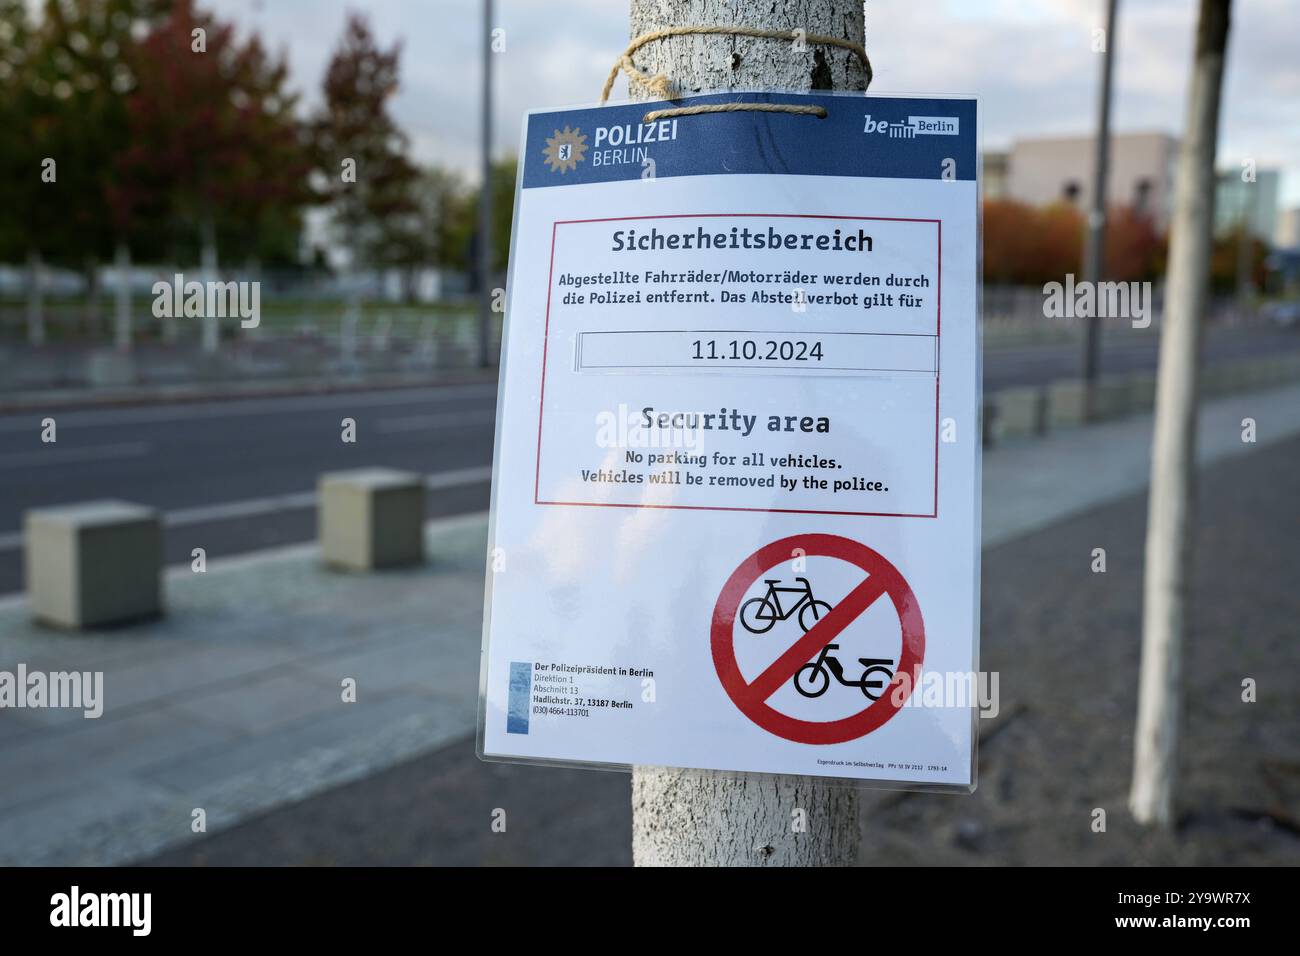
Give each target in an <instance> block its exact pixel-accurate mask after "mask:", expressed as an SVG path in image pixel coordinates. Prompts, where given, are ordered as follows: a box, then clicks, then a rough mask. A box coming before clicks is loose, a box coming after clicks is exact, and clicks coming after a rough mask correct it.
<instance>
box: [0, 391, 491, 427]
mask: <svg viewBox="0 0 1300 956" xmlns="http://www.w3.org/2000/svg"><path fill="white" fill-rule="evenodd" d="M496 393H497V387H496V384H495V383H492V382H484V383H482V384H474V385H446V386H438V387H429V388H419V389H400V388H399V389H392V390H391V391H380V392H360V393H357V392H332V393H330V394H327V395H295V396H288V397H277V396H268V397H265V398H240V399H223V400H220V401H206V402H178V403H176V404H173V405H164V406H161V407H159V406H148V407H144V408H139V407H137V408H104V409H76V410H70V411H61V412H58V411H56V412H40V411H36V410H32V411H28V412H16V413H10V414H8V415H5V416H4V417H3V418H0V432H21V431H26V430H28V429H32V430H36V429H39V428H40V421H41V419H42V418H45V417H47V416H51V417H53V418H55V419H56V420H57V421H58V423H59V425H60V426H68V425H98V426H101V427H102V426H112V425H137V424H149V423H154V422H178V421H195V420H199V419H205V418H236V417H239V416H247V415H271V414H282V413H286V412H311V411H320V410H324V409H329V408H338V409H349V408H365V407H370V406H383V405H411V404H415V403H417V402H434V403H439V402H443V401H448V400H455V399H462V398H476V397H482V398H489V397H491V398H493V399H495V398H496Z"/></svg>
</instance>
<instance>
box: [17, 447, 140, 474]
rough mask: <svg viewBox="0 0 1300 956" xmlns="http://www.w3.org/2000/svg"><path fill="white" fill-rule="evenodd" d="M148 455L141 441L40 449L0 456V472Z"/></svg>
mask: <svg viewBox="0 0 1300 956" xmlns="http://www.w3.org/2000/svg"><path fill="white" fill-rule="evenodd" d="M147 454H149V445H148V444H147V443H145V442H142V441H125V442H117V443H115V444H112V445H91V446H89V447H88V448H48V447H47V448H42V449H41V450H39V451H18V452H11V453H9V454H7V455H0V471H9V470H12V469H14V468H37V467H40V466H41V465H67V464H72V463H75V462H86V461H113V460H114V459H118V458H139V457H140V456H141V455H147Z"/></svg>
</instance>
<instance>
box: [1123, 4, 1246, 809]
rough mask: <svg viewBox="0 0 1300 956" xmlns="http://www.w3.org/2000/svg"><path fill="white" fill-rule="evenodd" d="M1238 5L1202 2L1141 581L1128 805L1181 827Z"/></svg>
mask: <svg viewBox="0 0 1300 956" xmlns="http://www.w3.org/2000/svg"><path fill="white" fill-rule="evenodd" d="M1229 6H1230V0H1201V11H1200V18H1199V24H1198V26H1197V38H1196V59H1195V62H1194V64H1193V67H1192V84H1191V88H1190V90H1189V92H1188V103H1187V124H1186V129H1185V131H1184V134H1183V143H1182V147H1181V150H1180V152H1179V157H1178V171H1177V175H1176V178H1175V183H1176V195H1175V206H1174V221H1173V228H1172V232H1171V235H1170V243H1169V277H1168V285H1167V289H1168V291H1167V295H1166V299H1165V318H1164V323H1163V328H1162V329H1161V332H1160V371H1159V382H1158V385H1157V389H1156V420H1155V437H1154V439H1153V442H1152V455H1151V489H1150V502H1149V506H1148V518H1147V540H1146V573H1145V578H1144V581H1143V608H1142V669H1141V675H1140V678H1139V686H1138V717H1137V732H1136V734H1135V735H1134V758H1133V786H1132V790H1131V791H1130V794H1129V808H1130V809H1131V810H1132V812H1133V816H1134V818H1135V819H1137V820H1138V821H1139V822H1140V823H1148V824H1149V823H1155V824H1159V825H1162V826H1170V825H1172V823H1173V822H1174V797H1175V784H1176V777H1177V764H1178V748H1179V737H1180V730H1181V727H1180V724H1181V716H1182V714H1181V711H1182V684H1183V643H1184V639H1185V638H1184V635H1185V632H1186V626H1187V616H1188V615H1187V602H1188V597H1189V591H1190V586H1191V585H1190V576H1191V575H1190V572H1191V563H1192V531H1193V518H1194V506H1195V478H1196V402H1197V396H1196V389H1197V377H1198V376H1197V372H1198V370H1197V363H1198V357H1199V354H1200V339H1201V325H1202V322H1203V320H1204V317H1205V306H1206V299H1207V296H1208V280H1209V264H1210V251H1211V246H1212V243H1213V227H1214V186H1215V176H1214V157H1215V145H1216V140H1217V138H1218V126H1219V99H1220V95H1221V91H1222V84H1223V65H1224V51H1225V48H1226V46H1227V38H1228V19H1229Z"/></svg>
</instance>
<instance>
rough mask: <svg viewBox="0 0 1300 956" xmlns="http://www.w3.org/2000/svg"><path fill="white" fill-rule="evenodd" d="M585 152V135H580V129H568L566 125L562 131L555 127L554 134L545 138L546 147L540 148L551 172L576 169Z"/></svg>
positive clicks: (565, 171) (564, 171)
mask: <svg viewBox="0 0 1300 956" xmlns="http://www.w3.org/2000/svg"><path fill="white" fill-rule="evenodd" d="M586 153H587V137H586V136H584V135H582V130H580V129H570V128H569V127H568V126H566V127H564V130H563V131H560V130H558V129H557V130H556V131H555V135H554V136H551V137H550V138H548V139H547V140H546V148H545V149H544V150H542V155H543V156H545V157H546V163H547V165H548V166H550V167H551V172H553V173H567V172H568V171H569V170H570V169H577V168H578V163H579V162H581V160H582V158H583V157H584V156H585V155H586Z"/></svg>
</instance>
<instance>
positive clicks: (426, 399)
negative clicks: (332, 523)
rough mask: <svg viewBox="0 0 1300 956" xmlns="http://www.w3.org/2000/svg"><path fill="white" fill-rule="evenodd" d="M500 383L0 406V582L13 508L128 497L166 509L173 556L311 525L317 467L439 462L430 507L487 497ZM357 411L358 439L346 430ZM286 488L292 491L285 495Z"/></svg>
mask: <svg viewBox="0 0 1300 956" xmlns="http://www.w3.org/2000/svg"><path fill="white" fill-rule="evenodd" d="M495 405H496V385H495V384H476V385H452V386H445V387H431V388H420V389H402V390H390V391H375V392H353V393H346V394H333V395H316V396H297V397H290V398H276V399H247V400H245V399H240V400H231V401H213V402H202V403H193V404H177V405H164V406H158V405H154V406H142V407H134V408H108V409H97V410H93V409H84V410H69V411H61V412H57V413H54V416H53V417H54V418H55V421H56V423H57V429H58V430H57V436H58V441H57V442H56V443H55V444H43V443H42V442H41V440H40V419H41V417H42V416H40V415H38V414H26V415H9V416H3V417H0V503H2V504H0V593H3V592H7V591H14V590H18V589H19V588H20V587H21V540H20V537H19V534H18V531H19V529H20V528H21V524H22V513H23V511H25V510H26V509H28V508H34V507H40V506H43V505H53V504H59V503H63V502H71V501H83V500H87V499H91V498H109V497H111V498H125V499H127V500H129V501H137V502H141V503H143V504H147V505H152V506H154V507H157V508H159V509H162V510H163V512H164V513H165V514H166V515H167V516H168V528H167V533H166V535H165V540H166V551H167V554H166V557H167V560H168V561H169V562H184V561H188V560H189V555H190V551H191V549H192V548H194V547H203V548H205V549H206V551H207V554H208V556H209V557H215V556H217V555H221V554H230V553H236V552H241V551H249V550H255V549H259V548H264V547H268V546H271V545H275V544H282V543H288V542H294V541H304V540H308V539H310V538H311V537H312V536H313V535H314V534H315V525H314V521H315V517H314V511H313V506H312V502H311V500H310V498H309V496H310V494H311V493H312V492H313V491H314V488H315V483H316V477H317V476H318V475H319V474H321V473H322V472H326V471H332V470H336V469H342V468H350V467H357V466H368V465H386V466H391V467H394V468H404V469H411V470H415V471H420V472H425V473H428V474H430V475H432V476H434V482H435V484H436V485H438V486H439V487H437V488H436V490H435V491H431V492H430V495H429V514H430V516H431V517H432V516H436V515H441V514H456V513H462V512H467V511H477V510H481V509H483V508H484V507H486V505H487V501H488V481H489V477H490V476H489V470H488V466H489V465H490V464H491V461H492V440H493V418H494V414H495ZM345 417H348V418H352V419H355V421H356V434H357V441H356V442H355V443H354V444H349V443H345V442H343V441H342V440H341V433H342V429H341V425H340V423H341V421H342V419H343V418H345ZM282 496H290V497H288V499H287V500H285V499H284V498H283V497H282Z"/></svg>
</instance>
